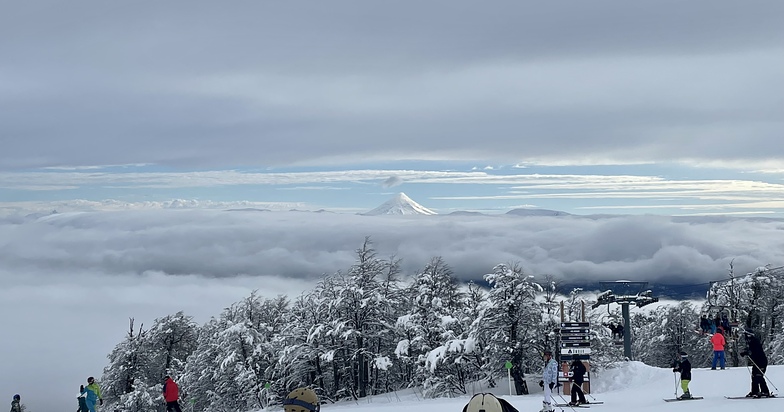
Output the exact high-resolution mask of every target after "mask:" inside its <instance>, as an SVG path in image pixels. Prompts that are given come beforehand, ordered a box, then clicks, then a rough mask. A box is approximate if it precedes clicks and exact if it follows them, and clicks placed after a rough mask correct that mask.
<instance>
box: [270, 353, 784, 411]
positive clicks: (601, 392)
mask: <svg viewBox="0 0 784 412" xmlns="http://www.w3.org/2000/svg"><path fill="white" fill-rule="evenodd" d="M673 375H676V374H673V372H672V370H671V369H661V368H654V367H651V366H647V365H644V364H642V363H639V362H627V363H624V364H622V365H621V366H620V367H618V368H616V369H612V370H607V371H604V372H602V373H601V374H597V375H596V376H595V377H594V379H595V382H594V388H593V389H594V391H593V394H592V396H593V398H595V399H596V400H597V401H604V402H605V403H604V404H602V405H593V406H591V408H590V409H592V410H596V411H601V412H629V411H635V412H638V411H695V410H696V411H710V412H737V411H738V410H744V411H749V412H752V411H753V412H762V411H781V410H784V396H783V397H780V398H776V399H741V400H728V399H725V398H724V396H726V395H729V396H743V395H745V394H747V393H748V392H749V390H750V389H751V377H750V374H749V369H748V368H745V367H738V368H730V369H727V370H723V371H722V370H715V371H712V370H708V369H694V370H693V371H692V378H693V380H692V383H691V385H690V389H691V392H692V394H693V395H694V396H703V397H704V398H705V399H703V400H693V401H681V402H669V403H668V402H664V401H663V399H664V398H673V397H674V392H675V386H676V378H675V377H674V376H673ZM768 377H769V379H770V380H771V381H772V382H773V384H774V385H776V386H777V387H778V388H784V366H771V367H769V368H768ZM536 382H538V379H537V380H536ZM677 383H678V394H679V395H680V382H677ZM500 386H501V387H500V388H496V389H494V390H493V391H492V392H493V393H496V394H499V395H502V397H503V398H504V399H507V400H508V401H509V402H510V403H511V404H512V405H514V406H515V407H516V408H517V409H518V410H519V411H520V412H529V411H538V410H540V409H541V407H542V399H541V398H542V396H541V395H542V392H541V390H539V387H538V386H536V385H533V388H535V389H537V390H539V391H538V392H535V393H533V394H531V395H525V396H509V395H508V385H507V384H506V382H503V383H502V384H501V385H500ZM768 386H769V387H770V389H771V391H773V392H778V391H776V390H775V389H774V388H773V386H771V384H770V382H769V383H768ZM504 390H506V391H507V392H506V394H504ZM469 398H470V396H468V395H466V396H465V397H460V398H451V399H422V397H421V396H419V395H417V394H415V393H414V392H404V393H397V394H387V395H381V396H375V397H372V398H370V399H364V400H360V401H358V402H342V403H336V404H327V405H323V406H322V408H321V410H322V412H461V411H462V410H463V406H465V404H466V403H467V402H468V399H469ZM564 398H566V399H567V400H568V397H567V396H564ZM556 400H557V401H560V399H559V398H558V397H556ZM588 400H589V401H591V400H593V399H592V398H591V397H590V396H589V397H588ZM751 408H753V410H752V409H751ZM282 410H283V408H282V407H280V406H275V407H269V408H267V409H266V410H263V411H264V412H272V411H282ZM556 410H565V411H570V410H571V409H570V408H568V407H563V408H557V409H556ZM575 410H578V411H581V410H588V409H584V408H576V409H575Z"/></svg>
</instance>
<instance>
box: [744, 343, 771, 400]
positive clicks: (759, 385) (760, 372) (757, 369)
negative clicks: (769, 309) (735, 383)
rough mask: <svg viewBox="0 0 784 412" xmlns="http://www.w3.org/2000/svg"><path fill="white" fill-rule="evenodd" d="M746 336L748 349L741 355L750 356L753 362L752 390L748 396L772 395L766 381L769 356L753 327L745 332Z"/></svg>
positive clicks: (750, 360)
mask: <svg viewBox="0 0 784 412" xmlns="http://www.w3.org/2000/svg"><path fill="white" fill-rule="evenodd" d="M744 336H745V338H746V348H747V349H746V350H745V351H743V352H741V353H740V356H748V357H749V362H750V363H751V392H749V394H748V395H746V397H748V398H760V397H766V398H767V397H770V390H769V389H768V384H767V382H765V371H766V370H767V369H768V357H767V356H765V351H763V350H762V343H761V342H760V340H759V338H757V335H755V334H754V331H753V330H751V329H746V331H745V332H744Z"/></svg>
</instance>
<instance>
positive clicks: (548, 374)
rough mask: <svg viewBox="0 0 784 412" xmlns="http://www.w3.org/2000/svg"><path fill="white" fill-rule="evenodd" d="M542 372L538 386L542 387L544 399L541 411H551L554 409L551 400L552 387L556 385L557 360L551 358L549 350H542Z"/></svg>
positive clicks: (553, 403)
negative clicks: (543, 363) (543, 362)
mask: <svg viewBox="0 0 784 412" xmlns="http://www.w3.org/2000/svg"><path fill="white" fill-rule="evenodd" d="M544 361H545V366H544V372H543V373H542V380H541V381H539V386H541V387H542V389H544V400H543V401H542V410H541V412H551V411H554V410H555V402H554V401H553V388H555V387H556V386H557V385H558V362H556V361H555V359H553V353H552V352H551V351H549V350H546V351H544Z"/></svg>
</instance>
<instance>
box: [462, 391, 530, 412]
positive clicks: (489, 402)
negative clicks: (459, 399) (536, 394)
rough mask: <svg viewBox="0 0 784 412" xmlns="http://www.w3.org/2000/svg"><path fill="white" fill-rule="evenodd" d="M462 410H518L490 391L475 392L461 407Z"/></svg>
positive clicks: (510, 411)
mask: <svg viewBox="0 0 784 412" xmlns="http://www.w3.org/2000/svg"><path fill="white" fill-rule="evenodd" d="M463 412H518V411H517V409H515V407H514V406H512V405H511V404H510V403H509V402H507V401H506V400H505V399H501V398H496V397H495V395H493V394H492V393H477V394H476V395H474V396H473V397H472V398H471V400H470V401H468V404H467V405H466V406H465V407H464V408H463Z"/></svg>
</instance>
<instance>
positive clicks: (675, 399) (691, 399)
mask: <svg viewBox="0 0 784 412" xmlns="http://www.w3.org/2000/svg"><path fill="white" fill-rule="evenodd" d="M725 398H726V399H777V398H776V395H770V396H760V397H758V398H755V397H751V396H725ZM700 399H703V397H702V396H693V397H691V398H674V399H673V398H670V399H665V400H664V401H665V402H677V401H698V400H700Z"/></svg>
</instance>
